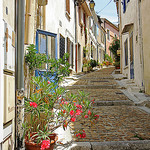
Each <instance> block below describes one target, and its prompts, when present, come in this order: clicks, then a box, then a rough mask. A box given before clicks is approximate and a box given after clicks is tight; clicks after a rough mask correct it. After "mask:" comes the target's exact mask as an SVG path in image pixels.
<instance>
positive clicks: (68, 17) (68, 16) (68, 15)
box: [66, 11, 71, 21]
mask: <svg viewBox="0 0 150 150" xmlns="http://www.w3.org/2000/svg"><path fill="white" fill-rule="evenodd" d="M66 17H67V19H68V20H69V21H70V19H71V17H70V14H69V13H68V12H67V11H66Z"/></svg>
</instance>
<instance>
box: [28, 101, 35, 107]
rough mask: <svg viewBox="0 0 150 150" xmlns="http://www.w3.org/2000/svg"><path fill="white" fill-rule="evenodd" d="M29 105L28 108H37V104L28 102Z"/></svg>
mask: <svg viewBox="0 0 150 150" xmlns="http://www.w3.org/2000/svg"><path fill="white" fill-rule="evenodd" d="M29 103H30V106H33V107H34V108H37V103H35V102H29Z"/></svg>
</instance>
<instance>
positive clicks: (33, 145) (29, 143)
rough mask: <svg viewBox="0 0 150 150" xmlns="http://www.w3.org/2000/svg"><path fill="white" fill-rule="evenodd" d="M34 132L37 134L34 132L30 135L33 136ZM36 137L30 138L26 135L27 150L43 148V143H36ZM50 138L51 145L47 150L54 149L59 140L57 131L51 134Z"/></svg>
mask: <svg viewBox="0 0 150 150" xmlns="http://www.w3.org/2000/svg"><path fill="white" fill-rule="evenodd" d="M34 134H36V133H32V134H31V135H30V136H33V135H34ZM35 138H36V137H35ZM35 138H33V139H32V140H28V137H27V136H26V138H25V149H26V150H41V143H39V144H37V143H34V139H35ZM49 138H50V139H51V142H50V147H49V148H46V149H45V150H53V149H54V146H55V142H56V141H57V140H58V136H57V134H55V133H53V134H50V135H49Z"/></svg>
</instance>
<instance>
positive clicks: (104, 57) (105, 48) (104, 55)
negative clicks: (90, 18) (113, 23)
mask: <svg viewBox="0 0 150 150" xmlns="http://www.w3.org/2000/svg"><path fill="white" fill-rule="evenodd" d="M104 29H105V20H104ZM105 54H106V31H105ZM105 54H104V60H105Z"/></svg>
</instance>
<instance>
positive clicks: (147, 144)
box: [91, 140, 150, 150]
mask: <svg viewBox="0 0 150 150" xmlns="http://www.w3.org/2000/svg"><path fill="white" fill-rule="evenodd" d="M91 146H92V148H91V149H92V150H150V140H143V141H118V142H91Z"/></svg>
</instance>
